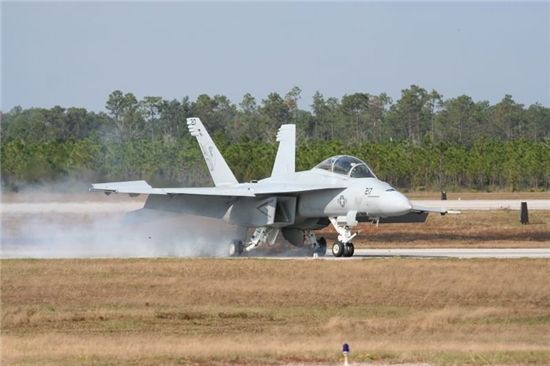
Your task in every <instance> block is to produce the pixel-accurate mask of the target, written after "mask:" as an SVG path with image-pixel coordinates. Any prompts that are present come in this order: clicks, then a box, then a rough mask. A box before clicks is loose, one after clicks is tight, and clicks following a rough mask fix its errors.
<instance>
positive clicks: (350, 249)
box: [344, 243, 355, 257]
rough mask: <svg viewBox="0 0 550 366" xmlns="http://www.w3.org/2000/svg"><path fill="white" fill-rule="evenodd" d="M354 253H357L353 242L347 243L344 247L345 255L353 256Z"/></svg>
mask: <svg viewBox="0 0 550 366" xmlns="http://www.w3.org/2000/svg"><path fill="white" fill-rule="evenodd" d="M353 253H355V247H354V246H353V243H347V244H346V245H345V247H344V257H353Z"/></svg>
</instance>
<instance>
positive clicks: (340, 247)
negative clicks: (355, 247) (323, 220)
mask: <svg viewBox="0 0 550 366" xmlns="http://www.w3.org/2000/svg"><path fill="white" fill-rule="evenodd" d="M342 254H344V243H341V242H339V241H337V242H335V243H334V244H333V245H332V255H333V256H335V257H341V256H342Z"/></svg>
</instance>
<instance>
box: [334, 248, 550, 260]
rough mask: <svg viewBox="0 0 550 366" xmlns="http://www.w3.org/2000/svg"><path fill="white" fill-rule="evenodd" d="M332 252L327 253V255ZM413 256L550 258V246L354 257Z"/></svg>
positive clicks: (363, 252) (358, 254)
mask: <svg viewBox="0 0 550 366" xmlns="http://www.w3.org/2000/svg"><path fill="white" fill-rule="evenodd" d="M328 255H330V256H332V253H327V256H328ZM365 257H413V258H441V257H443V258H550V248H528V249H522V248H517V249H516V248H514V249H508V248H506V249H468V248H442V249H356V250H355V255H354V258H365Z"/></svg>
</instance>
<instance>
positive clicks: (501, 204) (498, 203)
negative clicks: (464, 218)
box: [411, 200, 550, 211]
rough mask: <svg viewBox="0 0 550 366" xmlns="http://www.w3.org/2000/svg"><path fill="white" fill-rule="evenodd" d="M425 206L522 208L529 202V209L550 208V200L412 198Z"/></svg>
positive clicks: (465, 208) (484, 209) (474, 208)
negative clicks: (522, 205) (443, 199)
mask: <svg viewBox="0 0 550 366" xmlns="http://www.w3.org/2000/svg"><path fill="white" fill-rule="evenodd" d="M411 202H412V203H413V204H416V205H418V206H424V207H445V208H447V209H449V210H475V211H486V210H518V211H519V210H520V209H521V202H527V208H528V209H529V210H550V200H446V201H439V200H411Z"/></svg>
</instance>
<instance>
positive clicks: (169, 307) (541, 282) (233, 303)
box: [0, 259, 550, 365]
mask: <svg viewBox="0 0 550 366" xmlns="http://www.w3.org/2000/svg"><path fill="white" fill-rule="evenodd" d="M0 263H1V273H0V274H1V279H2V281H1V291H2V292H1V294H2V364H37V363H40V364H52V365H54V364H55V365H58V364H120V363H128V364H188V363H200V364H213V363H221V364H224V363H230V364H258V363H261V364H276V363H287V362H313V361H315V362H317V361H323V362H328V361H336V360H338V358H339V356H340V355H339V352H338V349H339V346H340V345H341V343H342V342H343V341H344V340H347V341H349V342H350V344H351V345H352V352H353V353H352V354H353V360H355V361H386V362H398V361H410V362H430V363H436V364H466V363H467V364H487V363H492V364H527V363H530V364H548V363H550V350H549V347H548V346H549V345H550V283H549V281H548V279H549V278H550V261H549V260H527V259H521V260H468V261H461V260H404V259H385V260H382V259H373V260H359V261H345V260H344V261H315V260H299V261H297V260H288V261H286V260H285V261H279V260H261V259H240V260H223V259H210V260H208V259H185V260H180V259H150V260H141V259H140V260H138V259H135V260H3V261H2V262H0Z"/></svg>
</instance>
